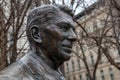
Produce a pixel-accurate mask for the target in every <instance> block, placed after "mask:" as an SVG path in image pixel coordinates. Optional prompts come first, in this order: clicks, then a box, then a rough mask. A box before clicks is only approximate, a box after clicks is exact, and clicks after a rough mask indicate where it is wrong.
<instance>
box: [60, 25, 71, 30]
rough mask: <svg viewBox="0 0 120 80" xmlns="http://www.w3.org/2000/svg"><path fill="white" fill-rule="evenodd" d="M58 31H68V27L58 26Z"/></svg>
mask: <svg viewBox="0 0 120 80" xmlns="http://www.w3.org/2000/svg"><path fill="white" fill-rule="evenodd" d="M60 29H62V30H63V31H67V30H69V27H68V26H60Z"/></svg>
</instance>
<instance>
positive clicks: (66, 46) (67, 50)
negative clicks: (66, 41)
mask: <svg viewBox="0 0 120 80" xmlns="http://www.w3.org/2000/svg"><path fill="white" fill-rule="evenodd" d="M62 48H63V50H64V51H65V52H66V53H68V54H71V52H72V46H71V45H62Z"/></svg>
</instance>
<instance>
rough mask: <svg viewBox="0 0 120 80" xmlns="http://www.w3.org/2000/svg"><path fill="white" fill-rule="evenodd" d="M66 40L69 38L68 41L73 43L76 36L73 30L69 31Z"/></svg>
mask: <svg viewBox="0 0 120 80" xmlns="http://www.w3.org/2000/svg"><path fill="white" fill-rule="evenodd" d="M68 38H69V40H71V41H73V42H74V41H76V40H77V35H76V33H75V32H74V31H73V30H71V31H70V34H69V37H68Z"/></svg>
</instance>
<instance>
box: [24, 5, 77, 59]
mask: <svg viewBox="0 0 120 80" xmlns="http://www.w3.org/2000/svg"><path fill="white" fill-rule="evenodd" d="M72 18H73V13H72V10H70V9H69V8H68V7H66V6H60V5H56V6H54V5H44V6H40V7H37V8H35V9H33V10H32V11H31V12H30V14H29V15H28V20H27V28H26V32H27V37H28V40H29V43H30V47H31V49H36V50H38V49H41V50H42V52H43V53H44V55H45V56H46V57H47V58H48V59H50V60H52V61H56V60H57V61H66V60H69V59H70V56H71V51H72V45H73V42H74V41H76V34H75V26H74V23H73V19H72Z"/></svg>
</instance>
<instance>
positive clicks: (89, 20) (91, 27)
mask: <svg viewBox="0 0 120 80" xmlns="http://www.w3.org/2000/svg"><path fill="white" fill-rule="evenodd" d="M107 9H108V8H107V7H106V6H105V3H98V2H96V3H94V4H92V5H91V6H89V7H88V8H87V9H86V11H85V12H84V11H82V12H81V13H79V14H78V15H77V16H76V19H77V21H78V22H79V23H80V24H81V25H82V26H83V27H84V29H85V31H86V32H87V33H88V34H89V36H90V35H92V37H93V36H94V35H95V37H96V36H98V37H99V35H100V34H102V31H103V28H104V27H106V22H105V21H106V19H107V20H111V17H108V15H107V14H106V12H107ZM109 25H111V24H110V23H108V25H107V26H108V28H109ZM77 26H78V25H77ZM106 29H107V28H106ZM76 31H77V34H78V38H80V39H81V38H83V36H84V34H85V33H83V30H82V29H81V27H77V28H76ZM108 34H109V35H111V34H112V31H109V32H108ZM86 39H87V38H86ZM86 39H84V40H83V42H84V43H85V45H84V46H83V47H82V48H83V49H82V50H83V52H84V55H83V53H82V51H81V49H80V46H79V47H78V44H75V45H74V47H73V50H75V52H76V53H73V55H72V58H71V59H70V60H69V61H67V62H65V63H64V70H65V77H66V80H90V78H89V76H88V70H87V69H86V65H87V66H88V67H89V70H90V74H91V75H93V71H94V69H95V64H96V62H97V60H99V63H98V66H97V70H96V76H95V77H96V80H119V79H120V76H119V75H120V71H119V70H118V69H117V68H116V67H114V66H113V65H111V64H110V63H109V61H108V59H107V58H106V56H105V55H104V54H103V53H101V57H100V58H99V59H98V56H99V54H98V51H99V50H98V47H96V45H92V44H93V43H94V41H92V39H90V38H89V39H88V40H86ZM109 53H110V54H111V55H112V57H113V58H114V59H115V61H117V62H120V57H119V56H120V55H119V52H118V51H117V50H116V48H114V47H112V48H111V49H109ZM76 55H77V56H76ZM84 56H85V58H84ZM83 59H86V64H85V61H84V60H83Z"/></svg>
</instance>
